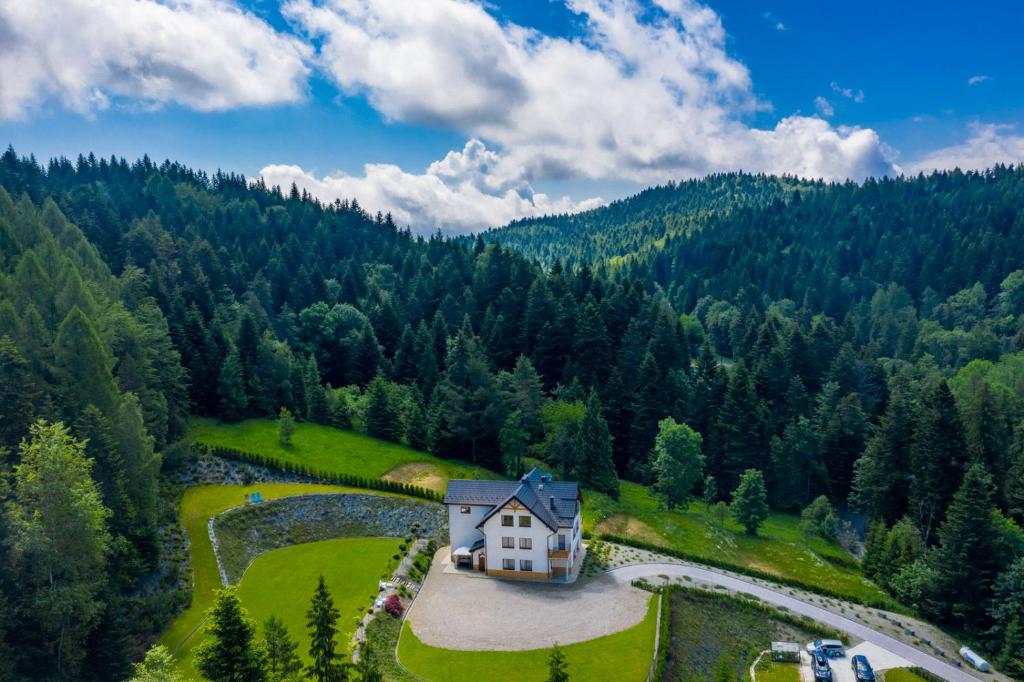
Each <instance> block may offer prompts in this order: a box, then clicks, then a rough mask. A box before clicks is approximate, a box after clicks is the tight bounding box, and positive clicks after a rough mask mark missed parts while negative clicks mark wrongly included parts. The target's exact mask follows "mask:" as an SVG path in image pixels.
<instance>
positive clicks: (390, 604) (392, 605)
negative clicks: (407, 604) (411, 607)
mask: <svg viewBox="0 0 1024 682" xmlns="http://www.w3.org/2000/svg"><path fill="white" fill-rule="evenodd" d="M384 610H385V611H387V612H388V613H389V614H391V616H392V617H394V618H401V616H402V611H404V610H405V609H404V608H403V607H402V600H401V599H399V598H398V595H397V594H393V595H391V596H390V597H388V598H387V599H385V600H384Z"/></svg>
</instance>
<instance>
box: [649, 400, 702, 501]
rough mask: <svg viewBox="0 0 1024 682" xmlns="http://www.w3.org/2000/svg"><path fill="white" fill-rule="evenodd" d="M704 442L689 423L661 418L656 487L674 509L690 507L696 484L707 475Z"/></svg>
mask: <svg viewBox="0 0 1024 682" xmlns="http://www.w3.org/2000/svg"><path fill="white" fill-rule="evenodd" d="M700 446H701V437H700V434H699V433H697V432H696V431H694V430H693V429H691V428H690V427H689V426H687V425H686V424H678V423H676V420H675V419H673V418H672V417H667V418H665V419H662V420H661V421H660V422H658V435H657V437H656V438H655V439H654V461H653V464H652V468H653V470H654V477H655V484H654V488H655V490H656V491H657V494H658V497H659V499H661V501H662V503H664V504H665V506H666V507H668V508H669V509H670V510H671V509H675V508H676V507H681V508H683V509H686V507H687V506H689V504H690V500H691V498H692V494H693V488H694V486H696V485H697V482H698V481H700V480H702V479H703V477H704V454H703V453H702V452H701V451H700Z"/></svg>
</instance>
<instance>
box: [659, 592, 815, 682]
mask: <svg viewBox="0 0 1024 682" xmlns="http://www.w3.org/2000/svg"><path fill="white" fill-rule="evenodd" d="M670 598H671V599H672V602H671V604H670V607H669V611H670V614H671V615H670V619H669V636H668V642H662V644H663V645H665V646H668V647H669V649H668V659H667V664H666V666H665V675H664V680H665V682H699V681H702V680H705V679H711V675H712V671H713V670H714V669H715V666H716V665H717V664H718V661H719V660H720V659H721V658H725V659H726V660H727V661H728V662H729V664H730V667H731V668H732V669H734V670H735V671H736V679H743V678H745V676H746V675H745V673H746V670H747V668H748V667H749V666H750V664H751V663H752V662H753V659H754V658H756V657H757V654H758V653H760V652H761V651H764V650H765V649H767V648H768V647H769V645H770V643H771V642H772V641H773V640H783V641H792V642H799V643H800V644H801V645H802V644H803V643H804V642H806V641H809V640H811V639H813V637H814V634H815V633H812V632H807V631H804V630H803V629H802V628H799V627H796V626H794V625H790V624H788V623H784V622H781V621H776V620H773V619H772V618H770V617H767V616H766V614H765V613H764V612H763V611H762V610H760V609H758V608H756V607H753V606H747V605H745V604H741V603H736V602H735V601H733V600H730V599H722V598H720V597H719V595H715V594H703V593H698V592H692V591H689V590H674V591H672V592H670ZM758 681H759V682H761V680H760V676H759V677H758Z"/></svg>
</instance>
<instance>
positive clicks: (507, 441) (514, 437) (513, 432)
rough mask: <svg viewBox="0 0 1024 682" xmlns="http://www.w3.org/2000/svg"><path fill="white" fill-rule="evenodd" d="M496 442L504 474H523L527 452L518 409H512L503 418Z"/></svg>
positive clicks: (511, 475)
mask: <svg viewBox="0 0 1024 682" xmlns="http://www.w3.org/2000/svg"><path fill="white" fill-rule="evenodd" d="M498 443H499V445H500V446H501V461H502V466H503V468H504V470H505V475H506V476H510V477H512V478H519V477H520V476H522V475H523V468H524V467H523V458H524V457H526V454H527V448H526V431H525V430H524V429H523V419H522V415H521V413H520V412H519V410H513V411H512V412H511V413H509V415H508V417H507V418H506V419H505V423H504V424H502V426H501V431H500V432H499V434H498Z"/></svg>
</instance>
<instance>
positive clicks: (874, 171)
mask: <svg viewBox="0 0 1024 682" xmlns="http://www.w3.org/2000/svg"><path fill="white" fill-rule="evenodd" d="M566 4H567V6H568V8H569V9H570V10H571V11H573V12H574V13H576V14H577V15H579V16H580V17H581V18H582V19H583V20H584V22H585V30H584V32H583V35H582V36H580V37H578V38H573V39H568V38H563V37H555V36H550V35H545V34H543V33H541V32H539V31H537V30H534V29H531V28H528V27H522V26H518V25H515V24H511V23H501V22H499V21H498V20H497V19H496V18H494V17H493V16H492V15H491V14H490V13H488V11H487V9H486V7H485V6H484V4H482V3H476V2H467V1H464V0H417V1H416V2H411V3H403V2H394V1H393V0H288V2H286V3H285V5H284V8H283V12H284V14H285V16H286V17H288V18H289V19H290V20H291V21H292V22H293V23H294V24H295V25H296V26H297V27H299V28H300V30H302V31H303V32H304V33H305V34H306V35H307V36H308V37H309V38H310V39H311V40H313V41H315V42H316V43H317V45H318V54H317V58H316V59H317V63H318V66H319V68H321V69H322V70H323V71H324V73H326V74H328V75H329V77H330V78H331V79H333V80H334V82H335V83H337V85H338V86H339V87H340V88H341V89H342V91H343V92H345V93H346V94H349V95H356V94H358V95H364V96H365V97H366V98H367V99H368V101H369V102H370V103H371V104H372V105H373V106H374V107H375V108H376V109H377V110H379V111H380V112H381V113H382V114H383V115H384V116H385V117H386V118H387V119H389V120H392V121H396V122H403V123H412V124H427V125H434V126H441V127H444V128H448V129H454V130H457V131H460V132H462V133H463V134H465V135H466V136H467V137H468V138H471V139H475V140H483V141H486V143H487V153H486V156H481V163H480V164H478V165H476V166H475V170H474V171H473V173H472V174H470V175H469V176H465V175H462V174H461V170H458V169H456V170H451V167H452V166H453V164H454V163H456V162H459V163H461V162H463V161H464V155H465V154H466V152H467V150H463V151H462V152H453V154H454V156H453V155H452V154H449V157H448V158H446V159H445V160H442V161H440V162H438V163H437V164H434V165H433V166H431V168H430V169H428V171H427V172H426V173H424V174H421V175H416V176H411V175H408V174H406V178H405V179H406V180H409V179H411V178H412V177H416V178H419V179H420V181H421V186H422V187H423V188H427V187H433V188H435V189H436V190H437V191H438V192H440V194H439V195H438V196H445V197H449V196H450V195H449V194H448V192H451V191H452V188H453V187H458V188H466V190H465V191H467V192H469V191H472V192H474V193H479V194H480V195H481V196H488V197H492V198H494V199H495V200H494V201H487V202H485V204H486V205H487V206H489V207H491V208H492V209H493V211H494V212H493V214H490V213H489V212H488V211H482V212H481V211H474V212H473V214H474V216H476V217H479V218H480V219H481V220H482V222H481V223H479V224H478V227H483V226H485V225H490V224H497V223H500V222H502V216H505V215H507V210H506V209H507V207H509V206H516V205H519V202H521V201H523V200H524V197H532V198H531V199H530V201H529V202H528V203H529V206H530V207H533V206H536V205H538V204H540V205H544V201H540V202H538V201H537V200H536V195H532V194H531V193H530V191H529V190H528V189H525V188H528V187H530V186H531V185H532V184H535V183H537V182H539V181H543V180H545V179H551V178H590V179H609V178H613V179H617V180H622V179H626V180H632V181H635V182H638V183H651V182H663V181H665V180H667V179H669V178H679V177H693V176H698V175H703V174H706V173H709V172H715V171H725V170H737V169H744V170H749V171H763V172H769V173H800V174H803V175H810V176H813V177H823V178H827V179H845V178H848V177H852V178H856V179H861V178H864V177H865V176H868V175H880V174H884V173H889V172H893V171H894V170H895V167H894V166H893V164H892V163H891V162H890V161H889V160H888V158H887V155H886V153H885V150H884V148H883V147H882V146H881V144H880V143H879V140H878V136H877V135H876V134H875V133H874V131H871V130H862V129H858V128H847V127H838V128H837V127H832V126H831V125H830V124H828V123H827V122H825V121H823V120H822V119H821V118H818V117H804V116H789V117H786V118H783V119H782V120H781V121H779V123H778V124H777V125H776V126H775V127H774V128H770V129H756V128H752V127H751V126H750V125H748V124H747V123H746V122H745V121H746V120H748V119H749V117H750V116H751V115H752V114H754V113H756V112H758V111H761V110H764V109H766V108H767V107H768V105H767V104H766V103H765V102H762V101H760V100H759V99H758V98H757V96H756V95H755V94H754V91H753V85H752V83H751V79H750V73H749V71H748V70H747V68H746V66H744V65H743V64H742V63H740V62H739V61H737V60H735V59H733V58H732V57H730V56H729V55H728V53H727V50H726V32H725V30H724V28H723V26H722V23H721V21H720V19H719V17H718V15H717V14H715V12H713V11H712V10H711V9H709V8H707V7H705V6H703V5H700V4H698V3H696V2H693V1H692V0H654V3H653V4H654V9H653V11H648V8H646V7H644V6H641V5H640V3H637V2H634V0H567V1H566ZM844 96H849V97H850V98H851V99H857V100H858V101H859V99H863V94H862V93H859V94H858V93H853V92H852V91H851V93H850V94H849V95H845V94H844ZM858 98H859V99H858ZM382 168H386V167H382V166H368V167H367V177H365V178H362V179H361V180H363V181H365V184H364V185H363V186H362V188H363V189H364V190H365V191H366V192H367V193H368V195H372V196H374V197H375V198H378V199H383V198H384V197H385V196H394V191H393V190H389V191H387V192H383V191H377V190H376V189H375V188H372V187H370V186H369V184H370V177H369V176H370V173H371V171H372V172H373V173H374V175H375V177H377V178H378V179H380V173H381V170H382ZM387 168H389V169H390V172H391V173H395V172H397V169H394V168H393V167H387ZM449 172H453V173H455V174H456V176H457V177H458V178H459V179H458V180H457V181H453V180H450V179H448V176H447V175H446V174H447V173H449ZM389 177H392V176H389ZM331 179H332V180H333V183H332V185H331V186H332V187H352V186H353V185H354V183H355V181H356V179H355V178H349V177H344V178H341V180H342V181H343V182H341V183H340V184H339V177H338V176H331ZM324 180H326V178H325V179H322V180H321V182H322V181H324ZM510 192H511V194H510ZM424 196H425V195H424ZM466 196H469V195H466ZM517 197H518V199H517ZM360 201H363V199H360ZM430 201H431V202H434V203H436V201H435V200H434V199H433V198H432V199H431V200H430ZM545 201H547V200H545ZM364 203H366V202H364ZM371 204H372V200H371V202H370V203H367V205H368V206H369V205H371ZM404 206H406V208H407V210H408V212H409V213H410V214H412V213H413V212H414V211H413V207H412V205H411V204H408V203H406V204H404ZM378 207H382V208H383V207H387V205H383V206H381V205H379V206H378ZM499 207H500V210H499ZM424 208H425V209H426V207H424ZM427 210H433V209H427ZM527 210H533V209H532V208H529V207H528V209H527ZM470 222H472V221H468V220H467V221H463V224H469V223H470Z"/></svg>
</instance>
